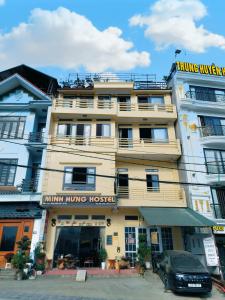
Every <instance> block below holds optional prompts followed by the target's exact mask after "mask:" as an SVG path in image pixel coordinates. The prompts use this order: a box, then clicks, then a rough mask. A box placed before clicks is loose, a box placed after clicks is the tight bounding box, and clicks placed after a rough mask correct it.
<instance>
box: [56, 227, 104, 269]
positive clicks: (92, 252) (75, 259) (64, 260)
mask: <svg viewBox="0 0 225 300" xmlns="http://www.w3.org/2000/svg"><path fill="white" fill-rule="evenodd" d="M103 243H104V227H97V226H91V227H90V226H85V227H81V226H76V227H75V226H65V227H58V228H57V230H56V239H55V250H54V264H53V265H54V266H57V267H58V268H71V269H72V268H75V267H97V266H99V265H100V260H99V249H100V247H101V246H102V244H103Z"/></svg>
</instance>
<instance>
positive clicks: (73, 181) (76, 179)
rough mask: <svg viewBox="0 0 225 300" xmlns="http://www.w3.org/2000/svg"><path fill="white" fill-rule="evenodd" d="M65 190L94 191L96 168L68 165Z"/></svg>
mask: <svg viewBox="0 0 225 300" xmlns="http://www.w3.org/2000/svg"><path fill="white" fill-rule="evenodd" d="M65 171H66V172H67V173H66V174H65V176H64V187H63V188H64V190H78V191H94V190H95V172H96V168H70V167H66V168H65Z"/></svg>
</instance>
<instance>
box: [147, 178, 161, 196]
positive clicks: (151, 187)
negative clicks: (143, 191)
mask: <svg viewBox="0 0 225 300" xmlns="http://www.w3.org/2000/svg"><path fill="white" fill-rule="evenodd" d="M146 181H147V192H157V191H159V176H158V175H152V174H147V175H146Z"/></svg>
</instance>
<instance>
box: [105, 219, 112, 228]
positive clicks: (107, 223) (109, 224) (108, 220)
mask: <svg viewBox="0 0 225 300" xmlns="http://www.w3.org/2000/svg"><path fill="white" fill-rule="evenodd" d="M106 225H107V226H108V227H109V226H111V219H106Z"/></svg>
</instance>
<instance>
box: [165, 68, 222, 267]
mask: <svg viewBox="0 0 225 300" xmlns="http://www.w3.org/2000/svg"><path fill="white" fill-rule="evenodd" d="M168 82H169V86H170V87H171V88H172V89H173V103H176V105H177V110H178V126H177V132H178V135H179V136H180V139H181V141H182V157H181V159H180V162H179V168H180V169H181V171H180V174H181V179H182V180H185V181H187V182H190V183H195V184H199V186H197V185H195V186H192V185H189V186H187V187H186V196H187V200H188V202H189V205H190V207H192V208H193V209H194V210H195V211H196V212H198V213H200V214H202V215H204V216H205V217H207V218H210V219H212V220H214V221H215V222H216V223H217V226H214V233H215V242H216V245H217V249H218V254H219V257H220V263H221V265H222V270H223V272H224V266H225V251H224V249H225V248H224V245H225V227H224V225H225V220H224V218H225V214H224V212H225V210H224V207H225V206H224V203H225V202H224V201H225V77H224V68H220V67H217V66H215V65H212V66H205V65H196V64H192V63H183V62H177V63H176V64H174V65H173V67H172V70H171V74H170V76H169V78H168ZM204 238H205V234H204V233H201V232H199V231H198V230H196V231H194V232H193V234H192V235H190V239H189V248H190V250H191V251H193V252H194V253H197V254H199V255H200V254H204Z"/></svg>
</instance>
